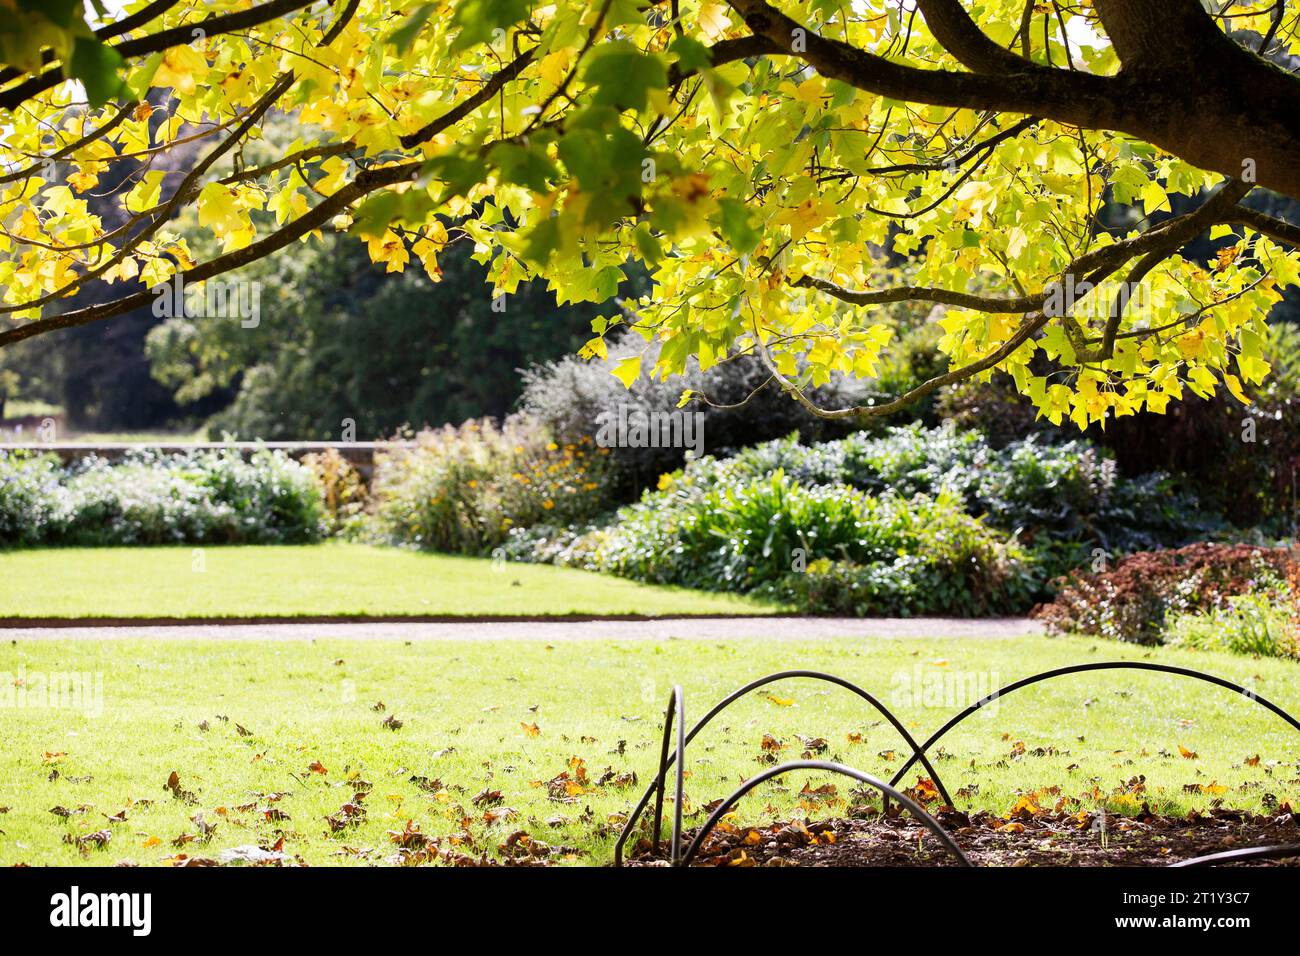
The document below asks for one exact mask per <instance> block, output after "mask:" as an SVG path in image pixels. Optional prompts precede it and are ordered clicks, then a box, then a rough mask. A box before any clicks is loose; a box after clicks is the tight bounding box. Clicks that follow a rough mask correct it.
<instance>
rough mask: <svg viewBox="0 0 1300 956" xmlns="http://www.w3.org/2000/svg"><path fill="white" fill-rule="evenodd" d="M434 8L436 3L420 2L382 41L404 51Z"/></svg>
mask: <svg viewBox="0 0 1300 956" xmlns="http://www.w3.org/2000/svg"><path fill="white" fill-rule="evenodd" d="M436 8H437V5H436V4H433V3H422V4H420V5H419V6H418V7H416V8H415V9H414V10H413V11H411V14H410V16H408V17H407V18H406V20H405V21H403V23H402V25H401V26H400V27H398V28H397V29H396V30H394V31H393V32H392V33H390V34H388V36H386V37H385V38H384V42H385V43H388V44H391V45H392V46H395V47H397V52H398V53H405V52H406V51H407V50H409V49H410V48H411V44H412V43H414V42H415V38H416V37H417V36H419V35H420V30H421V29H422V28H423V27H424V24H425V23H426V22H427V21H428V19H429V16H430V15H431V14H432V13H433V11H434V10H435V9H436Z"/></svg>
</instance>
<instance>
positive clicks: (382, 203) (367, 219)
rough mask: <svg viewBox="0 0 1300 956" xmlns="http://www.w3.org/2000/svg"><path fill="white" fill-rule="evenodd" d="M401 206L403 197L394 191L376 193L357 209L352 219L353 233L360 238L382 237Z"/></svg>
mask: <svg viewBox="0 0 1300 956" xmlns="http://www.w3.org/2000/svg"><path fill="white" fill-rule="evenodd" d="M400 206H401V197H400V196H399V195H398V194H397V193H395V192H393V191H392V190H385V191H383V192H379V193H375V194H374V195H373V196H371V197H369V198H368V199H366V201H365V202H363V203H362V204H361V205H360V206H358V207H357V211H356V213H355V214H354V215H353V217H352V231H353V232H355V233H356V234H357V235H359V236H363V237H369V236H382V235H383V234H384V231H385V230H386V229H387V228H388V227H389V225H390V224H391V223H392V221H393V220H394V219H396V218H397V216H398V213H399V209H400Z"/></svg>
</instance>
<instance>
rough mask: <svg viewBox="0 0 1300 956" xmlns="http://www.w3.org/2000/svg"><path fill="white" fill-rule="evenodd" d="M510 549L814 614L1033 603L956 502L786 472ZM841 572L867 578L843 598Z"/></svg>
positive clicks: (954, 610) (1011, 563) (698, 491)
mask: <svg viewBox="0 0 1300 956" xmlns="http://www.w3.org/2000/svg"><path fill="white" fill-rule="evenodd" d="M688 472H689V469H688ZM515 548H516V550H515V552H514V553H516V554H517V555H522V556H524V557H531V558H533V559H549V560H553V561H556V562H557V563H562V564H571V565H577V566H581V567H585V568H588V569H590V570H596V571H605V572H611V573H615V574H620V575H623V576H626V577H631V578H635V579H637V580H640V581H650V582H655V583H662V584H677V585H684V586H688V587H696V588H703V589H706V590H726V591H745V592H748V591H756V590H758V591H763V592H765V593H768V594H770V595H771V596H773V597H776V598H777V599H780V600H792V601H795V602H797V603H799V604H800V605H801V606H805V607H806V608H807V609H808V610H810V611H812V612H815V613H820V612H826V613H853V614H868V613H897V614H908V613H911V614H920V613H948V614H960V615H973V614H981V613H988V612H990V611H996V610H1004V609H1009V608H1011V607H1013V606H1015V605H1016V604H1017V603H1019V604H1022V605H1023V603H1024V601H1025V597H1026V596H1025V595H1024V594H1019V593H1018V591H1017V588H1021V590H1023V588H1022V586H1021V585H1020V583H1019V581H1020V573H1021V569H1020V567H1019V563H1020V557H1021V556H1020V554H1019V551H1018V550H1017V549H1016V548H1014V547H1010V546H1007V545H1005V544H1004V543H1003V542H1001V541H1000V540H999V536H998V535H997V534H996V533H995V532H993V531H991V530H990V529H989V528H987V527H985V526H984V524H983V523H982V522H980V521H979V520H978V519H976V518H972V517H971V516H969V515H966V514H964V513H963V512H962V510H961V506H960V501H959V500H958V499H956V498H955V497H953V496H952V495H950V494H947V493H943V494H940V495H939V496H938V497H937V498H930V497H927V496H924V495H918V496H916V497H914V498H911V499H908V498H903V497H901V496H899V495H895V494H886V495H882V496H870V495H866V494H863V493H862V492H861V491H858V490H857V489H854V488H849V487H846V486H844V485H817V486H811V487H810V486H805V485H801V484H799V483H798V482H796V481H795V480H794V479H793V478H791V477H790V476H788V475H787V474H785V472H784V471H782V470H780V469H778V470H777V471H776V472H774V473H772V474H770V475H765V476H763V477H760V478H756V479H749V480H736V481H734V482H731V483H728V484H725V485H721V486H718V487H712V488H708V489H704V488H700V487H698V486H694V487H678V486H676V484H675V483H674V482H666V483H665V488H664V489H662V490H660V491H657V492H654V493H647V494H646V495H645V497H644V498H643V499H642V501H640V502H638V503H637V504H635V505H631V506H628V507H626V508H623V509H622V510H620V511H619V513H618V515H617V516H616V519H615V521H614V522H613V523H612V524H610V525H609V526H607V527H603V528H597V529H593V530H589V531H586V532H585V533H581V534H576V535H572V536H570V537H568V538H567V539H558V538H557V537H555V536H551V537H549V538H548V537H547V536H541V537H535V536H530V535H527V534H525V533H520V534H518V535H517V536H516V540H515ZM845 574H851V575H853V576H854V577H855V579H857V580H858V581H859V582H860V583H859V585H857V589H856V590H852V591H848V592H844V593H839V592H838V591H837V587H838V581H839V580H840V578H841V577H842V576H844V575H845Z"/></svg>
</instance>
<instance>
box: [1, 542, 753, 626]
mask: <svg viewBox="0 0 1300 956" xmlns="http://www.w3.org/2000/svg"><path fill="white" fill-rule="evenodd" d="M0 581H3V582H4V585H3V588H0V617H19V618H21V617H26V618H32V617H38V618H39V617H55V618H79V617H258V616H263V617H302V616H317V615H319V616H324V615H392V616H405V615H417V616H418V615H463V616H477V615H483V616H513V615H562V614H644V615H670V614H760V613H770V612H771V611H772V610H773V608H772V607H770V606H766V605H762V604H760V603H758V602H756V601H752V600H749V599H746V598H741V597H735V596H731V595H724V594H706V593H701V592H696V591H689V590H684V589H680V588H668V587H653V586H650V585H645V584H638V583H636V582H634V581H626V580H622V579H620V578H615V577H610V576H606V575H599V574H591V573H588V572H585V571H575V570H570V569H566V568H556V567H552V566H549V565H532V564H518V563H510V564H506V563H502V562H493V561H491V560H489V559H486V558H464V557H456V556H451V555H439V554H420V553H417V552H412V551H403V550H399V549H395V548H378V547H369V546H366V545H359V544H341V543H330V544H319V545H303V546H278V547H205V548H193V547H189V546H184V547H164V548H69V549H46V550H34V551H9V552H0Z"/></svg>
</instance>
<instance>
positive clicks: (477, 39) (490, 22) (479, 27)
mask: <svg viewBox="0 0 1300 956" xmlns="http://www.w3.org/2000/svg"><path fill="white" fill-rule="evenodd" d="M528 4H529V0H462V2H461V3H458V4H456V12H455V13H453V14H452V18H451V19H452V22H453V23H454V24H456V25H457V26H458V27H460V33H458V34H457V35H456V39H455V40H453V41H452V43H451V52H452V53H459V52H460V51H461V50H468V49H469V48H470V47H474V46H478V45H479V44H480V43H489V42H491V41H492V39H493V36H492V34H493V33H494V32H495V31H497V30H506V29H508V28H510V27H512V26H514V25H515V24H516V23H518V22H519V21H520V20H523V19H524V18H525V17H526V16H528Z"/></svg>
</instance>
